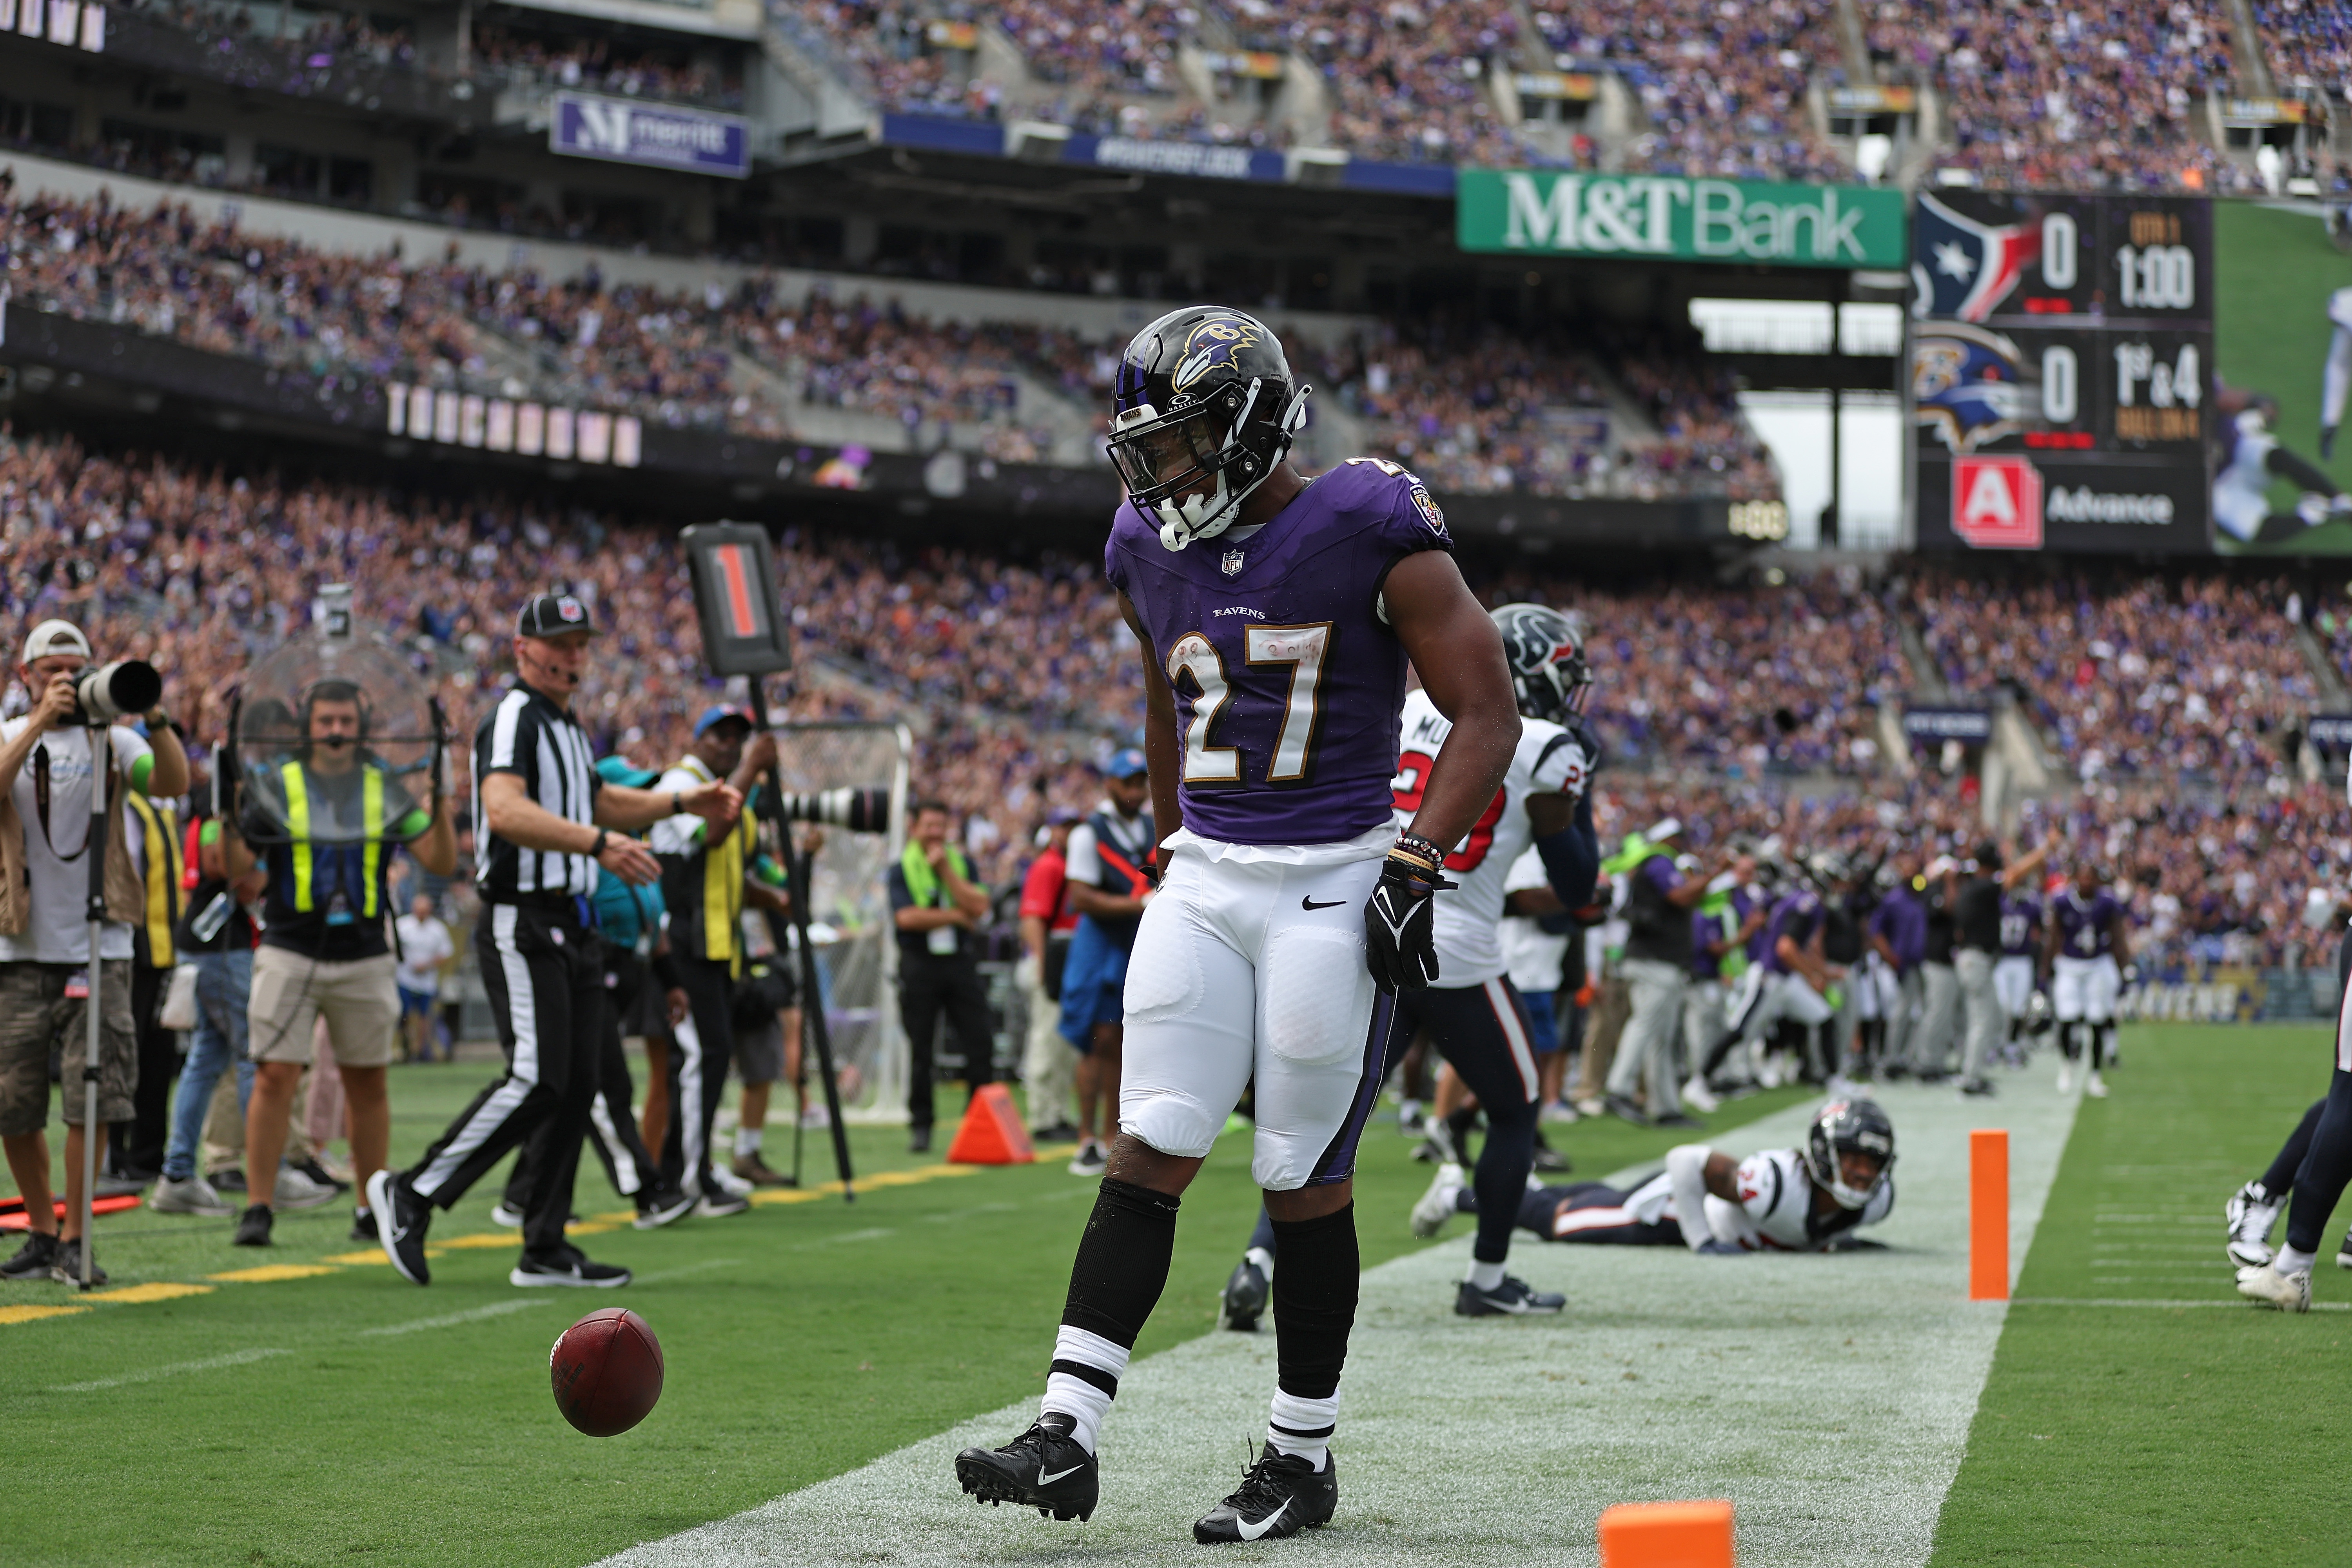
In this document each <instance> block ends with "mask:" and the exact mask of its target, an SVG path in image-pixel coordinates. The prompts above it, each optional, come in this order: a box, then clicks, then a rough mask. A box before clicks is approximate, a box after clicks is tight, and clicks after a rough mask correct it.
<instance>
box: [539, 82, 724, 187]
mask: <svg viewBox="0 0 2352 1568" xmlns="http://www.w3.org/2000/svg"><path fill="white" fill-rule="evenodd" d="M547 148H548V151H549V152H551V153H564V154H567V155H569V156H571V157H574V158H602V159H604V161H605V162H607V163H642V164H645V165H646V166H648V167H651V168H656V169H677V170H682V171H684V172H686V173H688V174H719V175H721V176H723V177H725V178H727V179H730V180H740V179H742V178H744V177H745V176H746V175H748V174H751V142H750V139H749V122H748V121H745V120H744V119H743V117H742V116H741V115H740V114H712V113H709V112H708V111H706V110H698V109H681V108H678V107H677V106H676V105H674V104H666V103H664V104H653V103H633V102H630V101H628V100H624V99H616V98H596V97H592V96H591V95H589V94H587V93H584V92H559V93H557V94H556V95H555V112H554V115H553V116H552V117H551V119H550V121H548V127H547Z"/></svg>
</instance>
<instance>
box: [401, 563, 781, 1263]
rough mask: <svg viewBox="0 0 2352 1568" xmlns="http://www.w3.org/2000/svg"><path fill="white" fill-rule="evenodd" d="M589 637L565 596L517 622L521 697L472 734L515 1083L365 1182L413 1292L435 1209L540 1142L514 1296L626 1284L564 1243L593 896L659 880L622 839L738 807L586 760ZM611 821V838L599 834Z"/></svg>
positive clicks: (728, 793) (593, 973) (503, 1034)
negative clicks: (678, 817)
mask: <svg viewBox="0 0 2352 1568" xmlns="http://www.w3.org/2000/svg"><path fill="white" fill-rule="evenodd" d="M594 635H595V627H594V626H593V624H592V623H591V622H590V620H589V618H588V610H587V606H585V605H583V604H581V602H580V601H579V600H577V599H575V598H573V597H572V596H571V595H568V594H566V595H555V594H542V595H540V596H539V597H537V598H535V599H533V600H531V601H530V603H529V604H527V605H524V606H523V607H522V614H521V615H520V616H518V617H516V622H515V637H514V660H515V684H514V687H513V689H511V690H509V692H507V694H506V695H505V696H504V697H503V698H501V699H499V704H498V706H497V707H495V708H493V709H492V710H490V711H489V713H488V715H487V716H485V717H484V719H483V720H482V723H481V728H480V729H479V730H478V731H476V733H475V736H474V822H475V824H476V831H477V832H478V834H480V835H481V843H482V849H481V852H480V854H479V855H478V857H477V861H478V864H477V868H476V870H475V884H476V886H477V887H478V889H480V892H481V896H482V905H483V908H482V918H481V923H480V925H479V927H478V929H477V931H476V932H475V936H474V943H475V947H476V949H477V950H478V952H479V953H480V955H481V961H482V979H483V983H484V984H486V985H487V986H488V990H489V994H490V1008H491V1011H492V1012H493V1013H494V1014H496V1015H497V1017H498V1024H499V1046H500V1047H502V1048H504V1050H505V1051H506V1054H507V1071H506V1074H505V1076H504V1077H502V1078H500V1079H499V1080H498V1081H497V1082H496V1083H493V1084H491V1085H490V1086H489V1087H488V1089H484V1090H482V1092H481V1094H480V1095H478V1097H477V1098H476V1099H475V1100H474V1103H473V1104H471V1105H469V1106H467V1108H466V1110H465V1111H464V1112H463V1113H462V1114H460V1115H459V1116H458V1118H457V1121H453V1122H451V1123H450V1124H449V1129H448V1131H446V1132H444V1133H443V1134H442V1135H441V1137H440V1139H439V1140H438V1141H437V1142H435V1143H434V1145H433V1147H432V1148H430V1149H428V1150H426V1151H425V1158H424V1159H423V1160H422V1161H421V1162H419V1163H417V1164H416V1165H415V1166H413V1167H411V1168H410V1169H409V1170H407V1171H404V1172H401V1173H397V1174H395V1173H393V1172H390V1171H379V1172H377V1173H376V1174H375V1176H374V1178H373V1180H372V1181H370V1182H369V1183H368V1206H369V1208H370V1209H371V1210H373V1213H374V1215H375V1222H376V1236H377V1239H378V1240H379V1241H381V1242H382V1243H383V1250H384V1253H385V1256H387V1257H389V1258H391V1259H392V1264H393V1267H394V1268H397V1269H398V1270H400V1273H401V1275H402V1277H403V1278H404V1279H411V1280H414V1281H415V1282H416V1283H417V1284H419V1285H423V1284H425V1283H426V1282H427V1281H428V1280H429V1279H431V1275H430V1273H429V1271H428V1270H427V1268H426V1267H425V1227H426V1226H427V1224H428V1223H429V1222H430V1220H431V1218H432V1209H431V1207H430V1205H434V1204H438V1205H441V1207H443V1208H445V1209H446V1208H447V1207H449V1206H450V1205H453V1204H455V1203H456V1202H457V1200H458V1199H459V1198H460V1197H463V1196H464V1195H465V1194H466V1190H467V1188H469V1187H471V1186H472V1185H473V1184H475V1183H476V1182H478V1181H479V1180H480V1179H481V1178H482V1176H483V1175H484V1174H485V1173H488V1171H489V1169H490V1168H491V1167H492V1166H493V1165H495V1164H497V1163H498V1162H499V1159H500V1158H502V1157H503V1156H504V1155H505V1154H506V1152H507V1151H509V1149H512V1148H513V1147H514V1146H515V1145H516V1144H518V1143H520V1142H523V1141H524V1140H525V1139H529V1140H530V1148H529V1150H528V1151H527V1155H526V1157H527V1158H528V1159H529V1161H530V1168H531V1170H532V1172H533V1173H534V1174H535V1177H536V1179H535V1180H534V1181H533V1183H532V1184H531V1192H530V1201H529V1202H528V1203H527V1204H526V1205H525V1207H524V1215H523V1251H522V1259H521V1261H520V1263H518V1264H517V1265H516V1266H515V1268H514V1270H513V1272H512V1273H510V1274H509V1275H508V1276H507V1278H508V1279H509V1282H510V1283H513V1284H516V1285H590V1286H614V1285H625V1284H627V1283H628V1282H629V1271H628V1270H627V1269H625V1268H614V1267H613V1266H611V1265H609V1264H603V1263H592V1262H590V1261H589V1260H588V1258H587V1257H586V1256H585V1255H584V1254H583V1253H582V1252H581V1251H580V1249H579V1248H578V1247H573V1246H572V1244H571V1243H570V1242H568V1241H566V1240H565V1239H564V1237H563V1222H564V1220H565V1219H566V1218H567V1217H568V1216H569V1215H570V1214H571V1211H572V1178H573V1176H574V1175H576V1174H577V1173H578V1172H579V1168H580V1145H581V1142H582V1140H583V1138H584V1137H585V1135H586V1132H587V1128H588V1117H589V1109H590V1107H591V1106H592V1105H593V1103H594V1101H595V1098H596V1088H597V1077H598V1074H597V1066H598V1057H599V1055H600V1052H601V1049H602V1046H603V1043H604V1037H605V1035H606V1034H608V1033H609V1032H611V1030H612V1029H613V1027H614V1021H613V1017H612V1003H611V1002H610V1000H609V999H608V998H607V996H606V994H605V991H604V944H603V943H602V942H600V941H599V940H598V938H597V936H596V933H595V929H594V926H593V921H592V919H591V917H590V914H589V909H588V900H590V898H591V897H592V896H593V894H594V893H595V890H596V877H597V868H599V867H602V868H604V870H606V871H609V872H611V873H612V874H613V875H614V876H615V877H618V878H620V879H621V880H623V881H625V882H628V883H632V884H635V885H636V886H639V887H642V886H644V885H646V883H648V882H651V881H653V880H654V879H656V877H658V876H659V875H660V874H661V866H660V863H659V862H658V861H656V859H655V858H654V856H653V851H652V850H650V849H647V848H646V847H645V846H644V845H643V844H640V843H639V842H637V841H636V840H635V839H634V838H629V837H619V836H615V835H614V834H612V833H608V832H605V831H604V828H606V827H617V828H620V829H622V830H623V832H624V833H627V832H629V831H633V830H635V829H637V828H641V827H647V826H652V825H653V824H654V823H655V822H656V821H658V820H660V819H661V818H662V817H664V816H669V815H671V814H672V813H674V812H678V811H690V812H692V813H694V814H695V815H696V816H699V817H701V818H703V819H704V820H705V821H707V822H709V823H710V824H711V825H712V826H714V827H719V828H725V827H727V826H731V825H732V824H733V822H734V820H735V817H736V815H737V814H738V812H740V809H741V807H742V804H743V800H742V796H740V795H738V794H736V793H735V791H734V790H733V789H731V788H730V787H729V786H728V785H726V784H704V785H702V786H700V787H698V788H696V789H690V790H673V791H670V792H668V793H667V794H656V793H654V792H653V791H650V790H642V789H630V788H627V787H626V786H625V785H621V784H607V783H606V782H605V781H604V778H603V777H601V776H600V775H599V774H598V773H596V771H595V769H594V767H593V765H592V763H591V761H590V757H589V751H588V733H587V731H584V730H583V729H582V728H581V727H580V723H579V721H577V720H575V719H574V718H573V717H572V698H573V696H574V695H576V694H577V693H578V691H579V689H580V682H581V679H582V678H583V676H584V675H585V674H586V672H587V668H588V639H589V638H590V637H593V636H594ZM599 824H601V825H603V826H598V825H599Z"/></svg>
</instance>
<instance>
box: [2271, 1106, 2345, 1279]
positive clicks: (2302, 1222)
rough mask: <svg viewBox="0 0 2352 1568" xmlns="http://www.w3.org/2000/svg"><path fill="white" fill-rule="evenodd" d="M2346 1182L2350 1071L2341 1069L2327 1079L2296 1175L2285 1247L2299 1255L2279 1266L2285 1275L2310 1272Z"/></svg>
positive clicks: (2287, 1215)
mask: <svg viewBox="0 0 2352 1568" xmlns="http://www.w3.org/2000/svg"><path fill="white" fill-rule="evenodd" d="M2347 1182H2352V1072H2345V1071H2343V1070H2341V1069H2340V1068H2339V1069H2338V1070H2337V1071H2336V1073H2335V1074H2334V1075H2333V1076H2331V1077H2330V1078H2329V1079H2328V1082H2327V1100H2326V1109H2325V1110H2322V1111H2321V1112H2320V1115H2319V1125H2317V1126H2316V1127H2315V1128H2313V1129H2312V1131H2311V1152H2309V1153H2307V1154H2305V1156H2304V1157H2303V1166H2302V1168H2301V1169H2300V1170H2298V1171H2296V1172H2295V1173H2294V1200H2293V1202H2292V1203H2291V1204H2290V1205H2289V1206H2288V1208H2287V1214H2286V1244H2287V1246H2288V1247H2292V1248H2293V1249H2294V1251H2295V1252H2296V1253H2297V1254H2298V1255H2299V1256H2298V1257H2297V1258H2291V1259H2285V1260H2283V1261H2281V1262H2280V1263H2279V1265H2278V1267H2279V1271H2280V1272H2281V1273H2283V1274H2284V1273H2286V1272H2288V1271H2289V1265H2290V1264H2292V1265H2294V1266H2295V1267H2300V1268H2309V1267H2311V1264H2310V1261H2309V1259H2310V1257H2311V1255H2312V1254H2314V1253H2316V1252H2317V1251H2318V1250H2319V1246H2320V1242H2321V1240H2322V1238H2324V1237H2326V1234H2327V1221H2328V1218H2329V1216H2330V1215H2333V1214H2334V1213H2335V1212H2336V1200H2337V1199H2338V1198H2340V1197H2342V1196H2343V1195H2344V1187H2345V1184H2346V1183H2347Z"/></svg>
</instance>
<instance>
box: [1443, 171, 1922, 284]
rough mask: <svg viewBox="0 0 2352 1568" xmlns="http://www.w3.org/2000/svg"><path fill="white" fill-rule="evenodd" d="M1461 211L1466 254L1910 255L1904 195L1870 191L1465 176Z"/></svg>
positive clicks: (1892, 258)
mask: <svg viewBox="0 0 2352 1568" xmlns="http://www.w3.org/2000/svg"><path fill="white" fill-rule="evenodd" d="M1454 242H1455V244H1457V245H1458V246H1460V247H1461V248H1463V249H1464V250H1491V251H1515V252H1518V253H1521V254H1538V253H1540V254H1546V255H1555V256H1624V257H1634V258H1638V257H1655V258H1660V259H1662V260H1670V261H1734V262H1768V263H1779V264H1781V265H1785V266H1790V267H1847V268H1853V267H1889V268H1901V267H1903V266H1905V265H1906V264H1907V263H1908V262H1909V260H1910V255H1911V253H1910V247H1909V241H1908V239H1907V237H1906V234H1905V227H1904V216H1903V193H1902V192H1900V191H1891V190H1873V189H1870V188H1868V187H1866V186H1861V185H1787V184H1768V183H1766V182H1764V181H1760V180H1704V179H1696V180H1695V179H1689V178H1685V177H1684V176H1682V175H1679V174H1548V173H1547V174H1535V173H1528V172H1522V171H1518V170H1502V169H1465V170H1463V171H1462V173H1461V175H1460V177H1459V181H1458V183H1457V185H1456V195H1455V200H1454Z"/></svg>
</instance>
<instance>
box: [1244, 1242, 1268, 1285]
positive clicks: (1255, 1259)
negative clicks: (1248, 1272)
mask: <svg viewBox="0 0 2352 1568" xmlns="http://www.w3.org/2000/svg"><path fill="white" fill-rule="evenodd" d="M1242 1256H1243V1257H1244V1258H1247V1259H1249V1260H1250V1261H1251V1262H1252V1263H1255V1264H1256V1265H1257V1271H1258V1272H1259V1273H1260V1274H1263V1275H1265V1277H1266V1279H1267V1281H1268V1283H1271V1282H1272V1281H1273V1279H1274V1254H1273V1253H1271V1252H1268V1251H1267V1250H1266V1249H1265V1247H1251V1248H1250V1249H1249V1250H1248V1251H1247V1252H1244V1253H1243V1254H1242Z"/></svg>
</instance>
